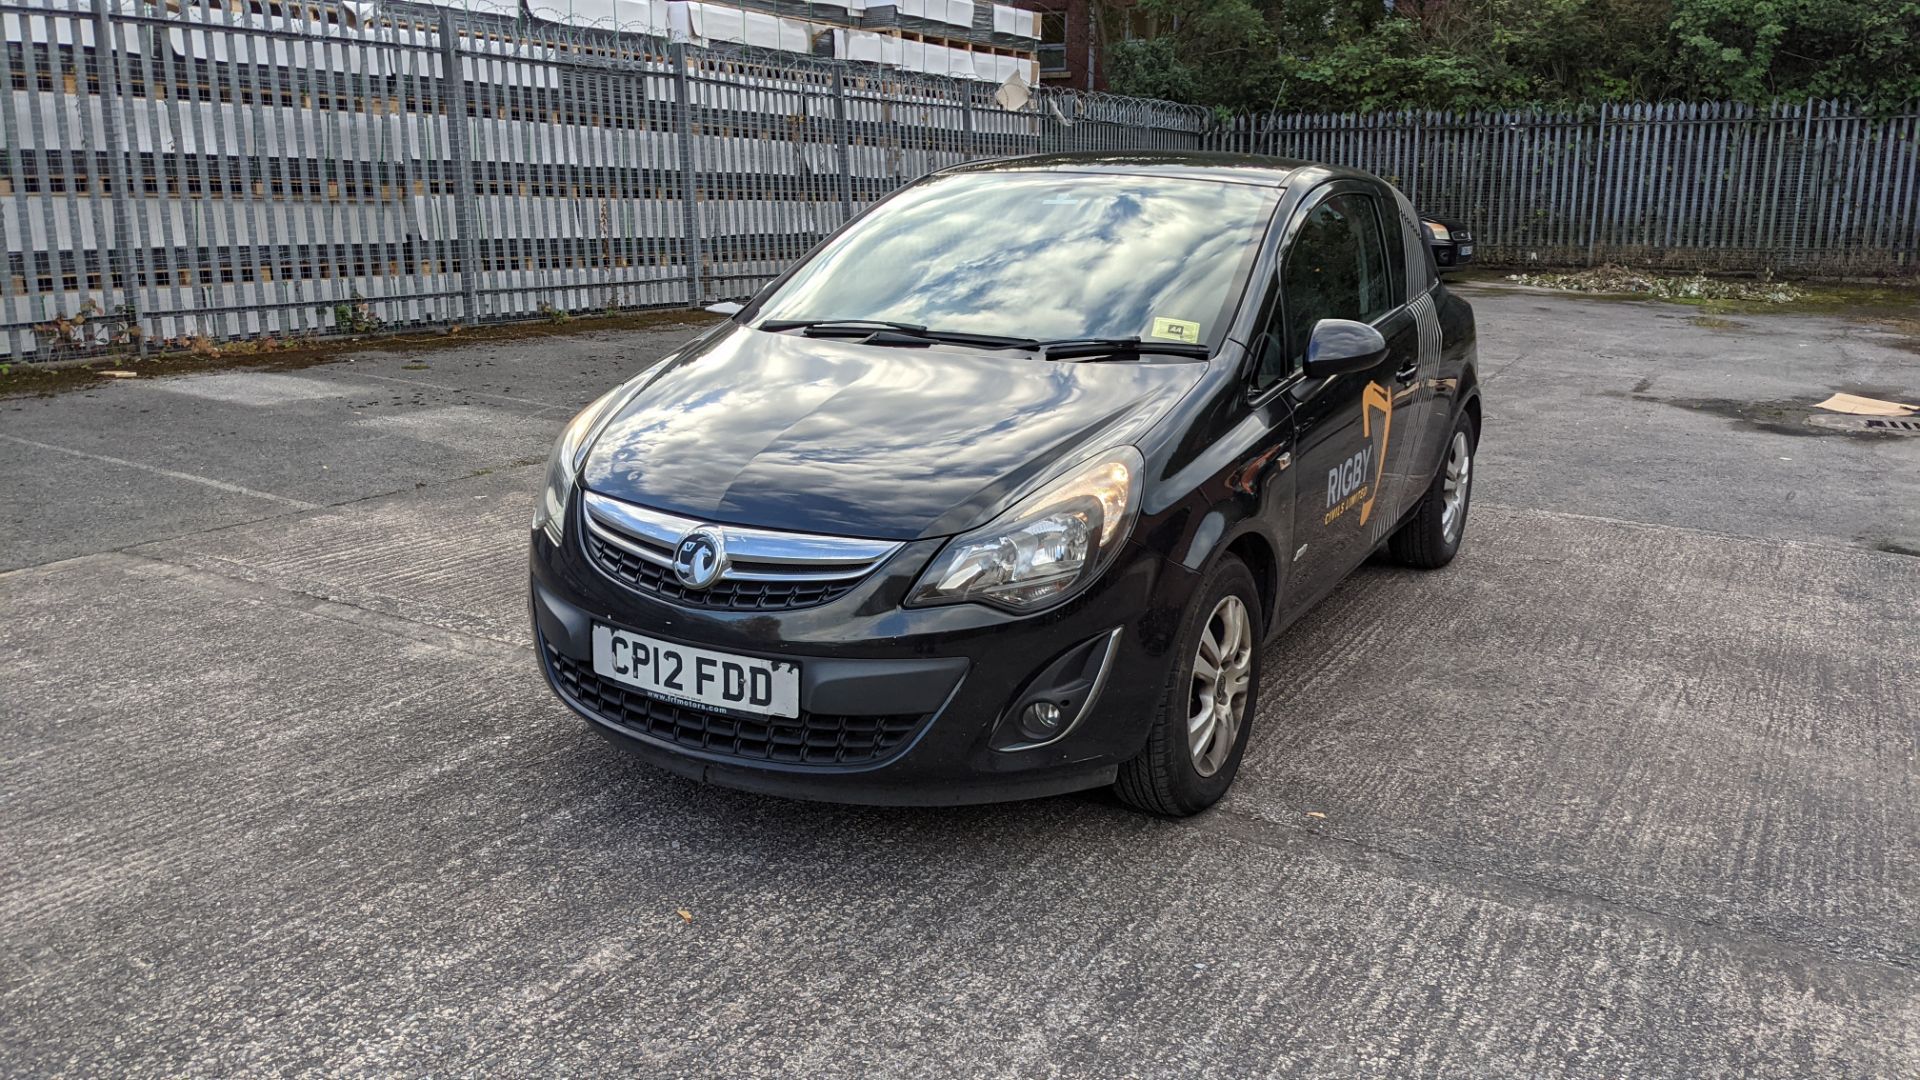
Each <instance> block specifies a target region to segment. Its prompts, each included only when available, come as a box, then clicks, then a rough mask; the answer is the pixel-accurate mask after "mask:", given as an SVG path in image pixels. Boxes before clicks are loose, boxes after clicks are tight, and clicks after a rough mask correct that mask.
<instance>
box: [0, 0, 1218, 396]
mask: <svg viewBox="0 0 1920 1080" xmlns="http://www.w3.org/2000/svg"><path fill="white" fill-rule="evenodd" d="M49 3H51V5H53V6H48V4H49ZM0 16H3V17H4V24H5V33H6V39H7V40H6V48H7V59H8V71H9V73H10V76H11V87H10V91H11V93H10V99H9V101H8V102H7V103H6V106H5V107H4V108H0V138H3V139H4V146H5V149H4V154H3V157H4V160H3V161H0V169H4V172H0V233H3V237H0V238H3V239H4V243H5V248H6V253H7V260H8V264H7V272H6V275H5V277H4V279H3V280H0V290H3V291H0V326H4V328H5V333H6V338H7V346H8V349H9V350H10V352H11V353H12V355H13V356H15V357H25V358H29V359H51V358H59V357H63V356H75V355H85V354H87V353H89V352H95V351H100V350H103V349H120V348H136V349H140V350H145V349H148V348H153V347H158V346H166V345H175V346H177V345H183V344H187V345H193V344H199V343H202V342H207V343H215V342H220V341H227V340H232V339H239V338H263V337H270V336H276V337H285V336H297V335H305V334H313V333H324V332H348V333H354V332H371V331H376V330H381V329H388V328H401V327H406V326H427V325H446V324H453V323H464V324H474V323H482V322H488V321H496V320H506V319H516V318H528V317H539V316H541V315H549V316H554V317H557V316H559V315H561V314H564V313H569V312H599V311H614V310H623V309H633V308H648V307H667V306H687V305H691V304H696V303H702V302H707V301H712V300H716V299H722V298H726V297H731V296H737V295H740V294H742V293H748V292H751V291H753V289H754V288H755V287H757V286H758V285H759V284H761V283H762V282H764V281H766V280H767V279H768V278H770V277H772V276H774V275H776V274H777V273H778V272H779V271H780V270H781V269H782V268H783V267H784V266H785V265H786V264H787V263H789V262H791V261H792V260H793V259H794V258H796V257H797V256H799V255H800V254H802V253H803V252H804V251H806V250H807V248H809V247H810V246H811V245H812V244H814V243H815V242H816V241H817V240H819V239H820V238H821V237H822V236H824V235H825V234H827V233H828V232H830V231H831V230H833V229H834V228H836V227H838V226H839V225H840V224H841V223H842V222H843V221H845V220H846V219H847V218H848V217H849V216H850V215H851V214H853V213H854V212H856V211H857V210H859V209H860V208H861V207H863V206H865V205H867V204H868V203H871V202H872V201H873V200H875V199H877V198H879V197H880V196H882V195H884V194H886V193H887V192H889V191H892V190H893V189H895V188H897V187H899V186H900V185H902V184H905V183H909V182H911V181H913V180H915V179H917V178H919V177H921V176H923V175H925V174H926V173H928V172H929V171H932V170H934V169H938V168H942V167H945V166H948V165H953V164H957V163H960V162H964V161H968V160H972V159H977V158H983V157H994V156H1004V155H1011V154H1026V153H1035V152H1043V151H1053V150H1069V149H1100V148H1134V147H1149V146H1151V147H1167V148H1189V149H1190V148H1194V147H1197V146H1198V145H1200V141H1201V138H1202V132H1203V128H1204V126H1205V125H1204V120H1205V114H1204V113H1203V112H1202V111H1201V110H1198V109H1193V108H1187V107H1182V106H1178V105H1171V104H1167V103H1164V102H1152V101H1135V100H1131V99H1122V98H1112V97H1109V96H1107V95H1086V94H1073V93H1059V92H1051V91H1046V90H1034V91H1032V92H1031V93H1030V95H1029V99H1028V100H1026V101H1024V102H1021V101H1019V100H1018V98H1017V97H1015V98H1012V99H1008V98H1007V97H1006V95H999V97H997V96H996V95H998V94H999V91H1000V87H999V86H997V85H995V84H992V83H985V82H970V81H963V80H954V79H948V78H944V77H936V76H930V75H921V74H915V73H909V72H901V71H893V70H884V69H880V68H877V67H868V66H855V65H849V64H845V63H840V62H836V61H830V60H816V59H814V58H812V57H809V56H804V55H795V54H790V53H781V54H767V53H761V54H753V53H748V52H741V51H736V52H732V53H723V52H719V51H709V50H702V49H696V48H692V47H689V46H686V45H683V44H671V43H668V42H666V41H664V40H661V39H658V38H654V37H648V36H644V35H634V34H626V33H616V32H612V31H601V30H593V29H583V28H579V27H568V26H559V25H553V24H545V23H540V22H537V21H533V20H528V19H524V18H520V17H518V16H515V15H494V14H489V13H486V12H468V11H455V10H451V9H433V8H430V7H426V6H424V5H419V4H409V5H393V6H391V7H387V6H383V7H380V8H375V7H374V6H373V5H365V6H364V7H361V8H356V7H355V6H352V5H337V4H336V5H331V6H323V5H320V4H314V3H291V2H289V3H281V2H279V0H235V2H233V3H222V4H216V5H214V6H196V5H195V4H194V3H193V2H189V0H168V2H167V3H166V4H148V3H145V2H144V0H42V2H40V3H36V4H17V3H4V2H0ZM1010 105H1018V106H1019V107H1018V108H1012V107H1009V106H1010Z"/></svg>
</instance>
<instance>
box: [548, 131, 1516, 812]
mask: <svg viewBox="0 0 1920 1080" xmlns="http://www.w3.org/2000/svg"><path fill="white" fill-rule="evenodd" d="M1474 357H1475V341H1474V322H1473V315H1472V312H1471V310H1470V309H1469V308H1468V306H1467V305H1466V303H1465V302H1463V301H1461V300H1460V299H1459V298H1457V297H1455V296H1453V295H1452V294H1451V293H1449V292H1448V291H1447V289H1446V287H1445V286H1444V285H1442V284H1441V283H1440V282H1439V280H1438V278H1437V277H1436V275H1435V269H1434V262H1433V259H1432V257H1431V255H1430V254H1429V251H1428V245H1427V242H1426V235H1425V232H1424V231H1423V229H1422V226H1421V225H1420V222H1419V219H1418V217H1417V215H1416V214H1415V213H1414V211H1413V209H1412V207H1411V206H1410V205H1409V204H1408V203H1407V201H1406V199H1405V198H1404V197H1402V196H1401V195H1400V194H1399V193H1398V192H1397V191H1395V190H1394V189H1393V188H1392V187H1390V186H1389V185H1387V184H1386V183H1384V182H1382V181H1381V180H1379V179H1378V178H1376V177H1373V176H1371V175H1368V174H1365V173H1360V172H1354V171H1351V170H1345V169H1336V168H1330V167H1326V166H1322V165H1315V164H1308V163H1303V162H1287V161H1276V160H1272V159H1264V158H1245V157H1227V156H1213V155H1174V154H1124V155H1111V156H1101V155H1072V156H1048V157H1030V158H1019V159H1011V160H1003V161H994V162H985V163H975V164H970V165H965V166H961V167H958V168H953V169H948V170H945V171H943V172H940V173H936V174H934V175H932V176H930V177H928V178H926V179H924V180H922V181H920V182H918V183H916V184H913V185H910V186H908V187H906V188H904V189H902V190H900V191H898V192H896V193H894V194H893V195H891V196H889V197H888V198H886V199H884V200H882V201H881V202H880V203H878V204H877V205H875V206H873V207H871V208H870V209H868V210H867V211H866V212H865V213H864V214H862V215H861V216H859V217H857V218H856V219H854V220H853V221H851V222H849V223H848V224H847V225H845V226H844V227H843V228H842V229H841V230H840V231H839V232H837V233H835V234H834V235H832V236H830V237H828V238H827V239H826V240H825V241H824V242H823V243H822V244H821V245H820V246H819V247H817V248H816V249H815V250H814V251H813V252H812V253H811V254H809V255H808V256H807V257H805V258H804V259H803V260H801V261H800V262H799V263H798V264H797V265H795V266H794V267H792V268H791V269H789V270H788V271H787V272H786V273H785V274H784V275H783V276H781V277H780V278H779V279H777V280H776V281H774V282H773V283H772V284H771V285H769V286H768V287H767V288H765V289H764V290H762V291H761V293H760V294H759V295H758V296H757V297H756V298H755V299H753V300H752V301H751V302H750V303H747V304H746V305H745V306H744V307H740V308H739V309H738V310H736V311H733V312H732V314H731V317H730V318H729V319H728V320H727V321H725V322H723V323H721V324H719V325H717V326H715V327H714V328H713V329H711V330H709V331H708V332H706V333H704V334H702V335H700V336H699V337H698V338H697V339H695V340H694V341H692V342H689V343H688V344H687V345H686V346H684V347H683V348H681V349H679V350H678V351H677V352H675V353H673V354H672V355H670V356H668V357H667V358H666V359H665V360H663V361H662V362H660V363H659V364H657V365H655V366H654V367H652V368H651V369H649V370H647V371H645V372H643V373H641V374H639V375H637V376H635V377H634V378H632V379H631V380H629V381H628V382H626V383H625V384H623V385H622V386H620V387H617V388H615V389H614V390H613V391H612V392H610V393H608V394H607V395H606V396H605V397H603V398H601V399H600V400H598V401H596V402H594V403H593V404H592V405H590V406H589V407H588V408H587V409H586V410H585V411H584V412H582V413H581V414H580V415H579V416H578V417H576V418H575V419H574V420H573V421H572V422H571V423H570V424H569V425H568V426H567V428H566V429H565V432H564V434H563V435H562V437H561V439H560V440H559V443H558V445H557V446H556V447H555V450H554V454H553V457H552V461H551V464H550V466H549V470H548V476H547V480H546V489H545V491H544V493H543V495H542V498H541V502H540V506H539V508H538V510H537V512H536V516H535V520H534V524H533V533H532V551H531V569H532V596H531V606H532V616H533V623H534V630H535V641H536V648H537V653H538V656H539V660H540V664H541V667H542V669H543V671H544V672H545V674H546V677H547V679H548V680H549V682H550V683H551V684H552V686H553V688H554V690H555V691H556V692H557V693H558V694H559V696H560V698H561V699H562V700H563V701H564V702H565V703H566V704H567V705H569V706H570V707H571V708H573V709H574V710H575V711H576V712H578V713H579V714H580V715H581V716H583V717H585V718H586V720H587V721H588V722H589V723H590V724H591V725H592V726H593V728H594V729H595V730H596V731H598V732H600V733H601V734H602V735H604V736H606V737H607V738H609V739H611V740H612V741H614V742H615V743H617V744H619V745H620V746H622V747H624V748H626V749H628V750H631V751H634V752H635V753H638V754H640V755H641V756H643V757H645V758H646V759H647V760H649V761H652V762H654V763H656V764H658V765H660V766H662V767H664V768H666V769H669V770H672V771H674V772H677V773H680V774H682V775H685V776H689V777H694V778H697V779H701V780H704V781H708V782H711V783H715V784H722V785H728V786H732V787H737V788H744V789H748V790H753V791H762V792H771V793H777V794H785V795H793V796H802V797H808V798H819V799H829V800H836V801H845V802H868V803H958V802H976V801H986V800H997V799H1011V798H1021V797H1030V796H1040V795H1047V794H1053V793H1058V792H1065V791H1072V790H1076V789H1082V788H1088V787H1096V786H1100V785H1107V784H1111V785H1114V786H1115V789H1116V790H1117V791H1118V793H1119V795H1120V796H1121V797H1122V798H1123V799H1124V800H1126V801H1127V802H1129V803H1131V804H1133V805H1135V806H1137V807H1140V808H1142V809H1145V810H1148V811H1151V812H1155V813H1160V814H1166V815H1183V814H1191V813H1195V812H1198V811H1199V810H1202V809H1204V808H1205V807H1207V806H1208V805H1210V804H1212V803H1213V802H1214V801H1215V800H1217V799H1219V798H1220V797H1221V795H1222V794H1224V793H1225V791H1226V790H1227V787H1228V785H1229V784H1231V783H1232V780H1233V777H1234V774H1235V771H1236V770H1237V768H1238V765H1239V762H1240V758H1241V755H1242V753H1243V752H1244V750H1245V747H1246V745H1247V740H1248V736H1249V733H1250V731H1251V730H1252V728H1253V726H1254V721H1255V717H1256V712H1257V704H1258V699H1259V693H1260V678H1261V673H1262V666H1263V660H1262V653H1263V650H1262V647H1261V646H1262V644H1263V643H1264V642H1266V641H1268V640H1270V639H1271V638H1272V637H1273V636H1274V635H1275V634H1277V633H1278V632H1279V631H1280V630H1281V629H1282V628H1283V627H1285V626H1287V625H1288V624H1289V623H1291V622H1292V621H1294V620H1295V619H1297V618H1298V617H1299V616H1300V615H1301V614H1302V613H1303V612H1305V611H1306V610H1308V608H1309V607H1311V606H1312V605H1313V604H1314V603H1315V602H1316V601H1317V600H1319V599H1320V598H1321V597H1323V596H1325V595H1326V594H1327V593H1328V592H1329V591H1330V590H1331V589H1332V588H1333V587H1334V586H1335V585H1336V584H1337V583H1338V582H1339V581H1340V580H1341V579H1342V578H1343V577H1344V576H1346V575H1347V573H1348V572H1350V571H1351V570H1353V569H1354V568H1355V567H1356V566H1358V565H1360V564H1361V563H1362V562H1363V561H1365V560H1366V559H1367V558H1368V557H1369V556H1371V555H1372V554H1373V553H1374V552H1376V551H1377V550H1379V549H1381V548H1383V547H1384V548H1386V549H1388V550H1389V551H1390V552H1391V553H1392V555H1394V556H1395V557H1396V558H1398V559H1399V560H1400V561H1402V562H1403V563H1406V564H1409V565H1413V566H1419V567H1438V566H1442V565H1445V564H1446V563H1447V562H1448V561H1449V560H1450V559H1452V558H1453V555H1454V553H1455V551H1456V550H1458V548H1459V545H1460V543H1461V539H1462V536H1463V532H1464V529H1465V525H1466V516H1467V509H1468V497H1469V493H1470V490H1471V489H1470V484H1471V464H1472V458H1473V454H1474V448H1475V445H1476V442H1477V440H1478V438H1479V433H1480V405H1479V388H1478V385H1477V382H1476V378H1475V368H1474Z"/></svg>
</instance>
